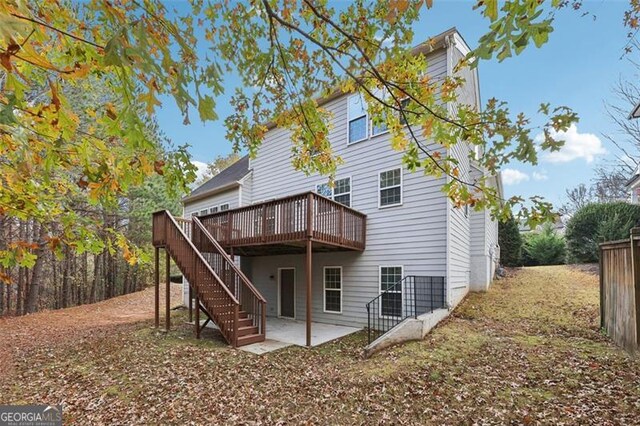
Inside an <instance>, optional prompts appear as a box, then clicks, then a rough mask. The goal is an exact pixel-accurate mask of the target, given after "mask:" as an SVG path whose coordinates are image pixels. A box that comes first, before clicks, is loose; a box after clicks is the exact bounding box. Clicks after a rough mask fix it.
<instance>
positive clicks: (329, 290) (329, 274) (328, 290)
mask: <svg viewBox="0 0 640 426" xmlns="http://www.w3.org/2000/svg"><path fill="white" fill-rule="evenodd" d="M341 294H342V269H340V268H325V269H324V302H325V304H324V309H325V311H332V312H341V311H342V306H341V302H340V299H341Z"/></svg>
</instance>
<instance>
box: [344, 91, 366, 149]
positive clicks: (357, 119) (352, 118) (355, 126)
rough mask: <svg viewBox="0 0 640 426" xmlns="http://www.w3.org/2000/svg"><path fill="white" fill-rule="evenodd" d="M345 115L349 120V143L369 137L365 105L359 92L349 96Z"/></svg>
mask: <svg viewBox="0 0 640 426" xmlns="http://www.w3.org/2000/svg"><path fill="white" fill-rule="evenodd" d="M347 108H348V111H347V116H348V120H349V143H356V142H360V141H363V140H365V139H367V138H368V137H369V118H368V117H367V107H366V105H365V102H364V99H363V98H362V96H361V95H360V94H357V95H352V96H349V99H348V106H347Z"/></svg>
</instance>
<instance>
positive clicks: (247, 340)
mask: <svg viewBox="0 0 640 426" xmlns="http://www.w3.org/2000/svg"><path fill="white" fill-rule="evenodd" d="M258 342H264V334H248V335H246V336H240V337H238V346H244V345H250V344H251V343H258Z"/></svg>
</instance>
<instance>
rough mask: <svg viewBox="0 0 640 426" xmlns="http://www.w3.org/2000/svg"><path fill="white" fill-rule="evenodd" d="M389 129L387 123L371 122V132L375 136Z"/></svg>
mask: <svg viewBox="0 0 640 426" xmlns="http://www.w3.org/2000/svg"><path fill="white" fill-rule="evenodd" d="M387 130H389V127H388V126H387V123H380V124H374V123H373V122H372V123H371V134H372V135H373V136H375V135H379V134H380V133H384V132H386V131H387Z"/></svg>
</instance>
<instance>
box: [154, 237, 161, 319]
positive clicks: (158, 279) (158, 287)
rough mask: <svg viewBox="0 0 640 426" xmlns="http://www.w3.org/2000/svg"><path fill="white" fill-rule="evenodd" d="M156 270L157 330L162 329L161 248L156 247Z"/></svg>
mask: <svg viewBox="0 0 640 426" xmlns="http://www.w3.org/2000/svg"><path fill="white" fill-rule="evenodd" d="M155 254H156V257H155V270H154V284H155V286H154V287H155V320H156V321H155V324H156V328H158V327H160V247H156V250H155Z"/></svg>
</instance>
